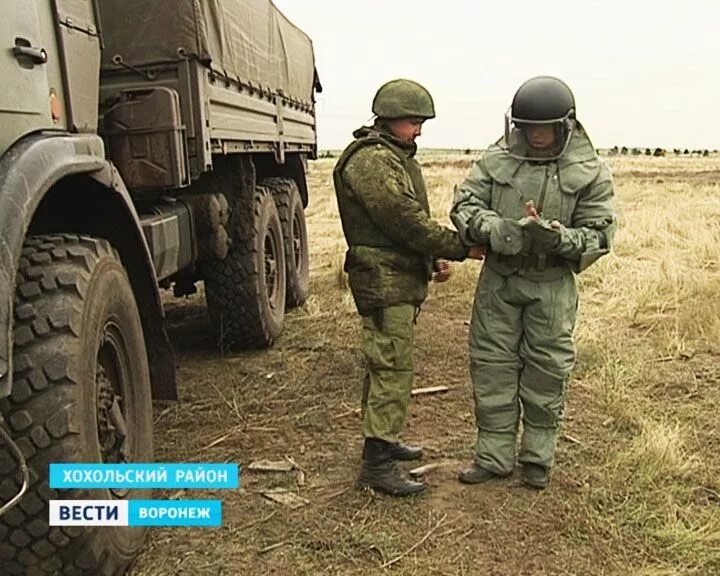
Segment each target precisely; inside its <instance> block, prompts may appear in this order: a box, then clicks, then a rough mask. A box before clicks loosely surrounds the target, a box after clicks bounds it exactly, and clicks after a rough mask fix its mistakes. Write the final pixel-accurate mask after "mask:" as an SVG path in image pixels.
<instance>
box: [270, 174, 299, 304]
mask: <svg viewBox="0 0 720 576" xmlns="http://www.w3.org/2000/svg"><path fill="white" fill-rule="evenodd" d="M262 185H263V186H265V187H266V188H267V189H268V190H270V191H271V192H272V194H273V197H274V198H275V205H276V206H277V209H278V214H279V215H280V222H281V223H282V229H283V244H284V246H285V269H286V274H287V291H286V296H285V305H286V306H287V307H288V308H293V307H295V306H302V305H303V304H304V303H305V300H307V297H308V288H309V285H310V255H309V247H308V234H307V226H306V225H305V211H304V210H303V205H302V198H300V191H299V190H298V187H297V184H296V183H295V181H294V180H292V179H291V178H268V179H267V180H263V182H262Z"/></svg>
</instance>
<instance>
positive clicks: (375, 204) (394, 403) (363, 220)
mask: <svg viewBox="0 0 720 576" xmlns="http://www.w3.org/2000/svg"><path fill="white" fill-rule="evenodd" d="M372 111H373V113H374V114H375V116H376V121H375V124H374V125H373V126H370V127H363V128H360V129H359V130H356V131H355V132H354V134H353V135H354V136H355V141H354V142H352V143H351V144H350V145H349V146H348V147H347V148H346V149H345V151H344V152H343V154H342V156H341V157H340V159H339V160H338V163H337V165H336V167H335V171H334V174H333V177H334V182H335V192H336V194H337V201H338V208H339V211H340V218H341V220H342V226H343V231H344V233H345V239H346V241H347V244H348V247H349V249H348V251H347V254H346V258H345V271H346V272H347V273H348V276H349V281H350V289H351V290H352V294H353V298H354V300H355V305H356V307H357V310H358V312H359V313H360V315H361V317H362V324H363V352H364V354H365V359H366V366H367V368H366V375H365V380H364V387H363V397H362V414H363V434H364V436H365V444H364V447H363V461H362V469H361V473H360V478H359V484H360V485H361V486H363V487H370V488H374V489H377V490H379V491H381V492H385V493H388V494H391V495H396V496H404V495H409V494H416V493H419V492H421V491H423V490H424V489H425V485H424V484H422V483H419V482H412V481H410V480H408V479H406V478H404V477H403V476H402V475H401V474H400V473H399V472H398V471H397V469H396V468H395V466H394V464H393V460H414V459H417V458H420V457H421V456H422V450H421V449H420V448H411V447H408V446H405V445H403V444H401V443H400V442H399V434H400V431H401V428H402V426H403V423H404V421H405V415H406V412H407V407H408V403H409V400H410V391H411V388H412V381H413V357H412V346H413V325H414V322H415V319H416V316H417V312H418V310H419V306H420V304H421V303H422V302H423V301H424V300H425V297H426V296H427V285H428V281H429V280H430V279H431V277H432V272H433V264H434V262H435V264H436V266H437V268H438V270H439V272H438V273H437V274H436V280H441V281H442V280H445V279H447V277H448V275H449V272H448V271H447V269H445V268H444V267H443V265H442V262H444V261H442V262H441V261H440V260H438V259H449V260H463V259H464V258H466V257H467V256H468V253H469V249H468V248H467V247H466V246H465V245H464V244H463V242H462V241H461V240H460V237H459V236H458V234H457V233H456V232H455V231H453V230H450V229H449V228H445V227H443V226H440V225H439V224H438V223H437V222H435V221H433V220H432V219H431V218H430V215H429V214H430V210H429V206H428V199H427V192H426V189H425V182H424V180H423V176H422V173H421V170H420V165H419V164H418V162H417V161H416V160H415V158H414V156H415V152H416V149H417V147H416V145H415V142H414V140H415V138H416V137H417V136H419V135H420V133H421V126H422V124H423V122H424V121H425V120H427V119H429V118H434V117H435V108H434V105H433V101H432V97H431V96H430V94H429V93H428V91H427V90H426V89H425V88H423V87H422V86H420V85H419V84H417V83H415V82H412V81H410V80H403V79H400V80H393V81H391V82H388V83H387V84H385V85H383V86H382V87H381V88H380V89H379V90H378V92H377V94H376V95H375V99H374V100H373V105H372ZM476 250H477V248H476ZM474 256H476V257H477V256H478V254H477V253H474ZM445 264H446V263H445Z"/></svg>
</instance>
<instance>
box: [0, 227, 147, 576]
mask: <svg viewBox="0 0 720 576" xmlns="http://www.w3.org/2000/svg"><path fill="white" fill-rule="evenodd" d="M13 362H14V382H13V390H12V395H11V396H10V397H8V398H7V399H4V400H2V401H0V409H1V410H2V413H3V416H4V418H5V419H6V420H7V423H8V425H9V428H10V431H11V434H12V436H13V438H14V440H15V441H16V442H17V444H18V445H19V446H20V448H21V450H22V452H23V454H24V455H25V458H26V460H27V462H28V466H29V468H30V480H31V487H30V490H29V492H28V493H27V494H26V495H25V497H24V498H23V499H22V500H21V502H20V504H19V505H18V506H16V507H15V508H13V509H12V510H11V511H10V512H8V513H7V514H6V515H5V516H3V517H2V518H0V574H2V575H3V576H5V575H12V574H18V575H21V574H22V575H27V576H35V575H43V574H63V575H67V576H73V575H90V574H92V575H113V576H114V575H118V574H123V573H124V572H125V569H126V568H127V566H128V565H129V564H130V562H132V560H133V559H134V558H135V556H136V555H137V553H138V551H139V550H140V547H141V546H142V545H143V542H144V540H145V535H146V531H145V530H144V529H141V528H127V527H101V528H97V527H63V528H60V527H52V528H51V527H49V525H48V504H47V502H48V500H54V499H113V498H129V497H132V498H148V497H150V491H149V490H138V491H135V490H133V491H131V492H125V493H116V492H115V491H109V490H92V491H89V490H58V491H56V490H53V489H51V488H49V487H48V478H47V475H48V465H49V464H50V463H68V462H106V463H124V462H149V461H152V454H153V450H152V404H151V394H150V376H149V371H148V364H147V353H146V350H145V340H144V338H143V332H142V325H141V323H140V315H139V313H138V309H137V304H136V302H135V297H134V295H133V291H132V288H131V286H130V282H129V280H128V276H127V273H126V272H125V269H124V268H123V265H122V263H121V262H120V259H119V257H118V255H117V253H116V252H115V251H114V250H113V248H112V247H111V246H110V244H109V243H108V242H106V241H104V240H99V239H96V238H89V237H83V236H80V237H78V236H72V235H53V236H37V237H31V238H28V239H27V240H26V242H25V245H24V248H23V253H22V257H21V259H20V266H19V270H18V274H17V282H16V290H15V324H14V349H13ZM123 424H124V425H125V428H126V430H127V435H126V436H123V434H121V433H120V430H121V429H122V425H123ZM18 468H19V467H18V465H17V464H16V463H15V461H14V460H13V459H12V457H11V455H10V452H9V451H8V448H7V446H5V445H3V444H0V500H2V501H7V500H8V499H9V498H10V497H12V495H13V494H14V493H17V490H18V489H19V485H20V475H19V471H18Z"/></svg>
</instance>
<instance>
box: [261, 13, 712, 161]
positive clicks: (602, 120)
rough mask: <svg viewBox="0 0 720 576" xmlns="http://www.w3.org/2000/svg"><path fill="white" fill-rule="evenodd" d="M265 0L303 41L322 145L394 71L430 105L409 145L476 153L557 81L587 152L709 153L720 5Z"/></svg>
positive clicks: (332, 143)
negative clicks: (539, 87) (520, 95)
mask: <svg viewBox="0 0 720 576" xmlns="http://www.w3.org/2000/svg"><path fill="white" fill-rule="evenodd" d="M274 2H275V4H276V6H277V7H278V8H279V9H280V10H282V11H283V13H284V14H285V15H286V16H287V17H288V18H290V20H292V21H293V22H294V23H295V24H297V25H298V26H299V27H300V28H302V29H303V30H304V31H305V32H307V33H308V35H309V36H310V37H311V38H312V40H313V45H314V48H315V59H316V65H317V69H318V72H319V75H320V80H321V82H322V85H323V88H324V91H323V93H322V94H318V96H317V99H318V102H317V117H318V139H319V145H320V148H322V149H327V148H342V147H344V146H345V145H346V144H347V143H348V142H349V141H350V140H351V138H352V134H351V133H352V131H353V130H354V129H355V128H357V127H359V126H361V125H362V124H365V123H367V122H368V120H369V118H370V117H371V115H372V113H371V111H370V105H371V102H372V98H373V95H374V94H375V91H376V90H377V88H378V87H379V86H380V85H381V84H383V83H384V82H386V81H387V80H391V79H393V78H398V77H405V78H410V79H413V80H416V81H418V82H420V83H422V84H423V85H425V87H426V88H428V90H430V92H431V93H432V95H433V97H434V99H435V108H436V112H437V118H436V119H434V120H430V121H428V122H427V123H426V124H425V127H424V128H423V135H422V137H421V138H420V139H419V140H418V144H419V145H420V146H421V147H428V148H484V147H486V146H487V144H489V143H490V142H491V141H494V140H495V139H497V137H498V136H499V135H500V133H501V132H502V130H503V115H504V113H505V111H506V110H507V108H508V106H509V105H510V101H511V100H512V96H513V94H514V92H515V90H516V89H517V88H518V86H519V85H520V84H521V83H522V82H523V81H524V80H526V79H527V78H530V77H532V76H537V75H541V74H549V75H554V76H558V77H559V78H562V79H563V80H564V81H565V82H566V83H567V84H568V85H569V86H570V88H571V89H572V90H573V92H574V94H575V100H576V103H577V111H578V118H579V119H580V121H581V122H582V123H583V124H584V125H585V127H586V128H587V129H588V132H589V134H590V137H591V138H592V140H593V143H594V144H595V146H596V147H602V148H605V147H612V146H614V145H618V146H623V145H625V146H629V147H633V146H638V147H656V146H659V147H663V148H690V149H694V148H697V149H704V148H708V149H720V0H683V1H680V0H675V1H673V0H657V1H654V2H653V1H649V0H642V1H632V0H624V1H623V0H604V1H602V0H575V1H572V0H548V1H539V0H538V1H528V0H509V1H503V0H500V1H497V0H496V1H494V2H489V1H483V0H477V1H474V2H473V1H469V0H362V1H360V0H335V1H333V0H274Z"/></svg>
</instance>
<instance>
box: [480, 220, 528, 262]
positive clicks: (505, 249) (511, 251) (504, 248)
mask: <svg viewBox="0 0 720 576" xmlns="http://www.w3.org/2000/svg"><path fill="white" fill-rule="evenodd" d="M488 228H489V230H488V233H489V236H490V248H491V249H492V251H493V252H495V254H504V255H505V256H514V255H515V254H519V253H520V251H521V250H522V247H523V228H522V225H521V224H520V222H518V221H517V220H511V219H510V218H498V219H497V220H493V221H492V222H490V224H489V226H488Z"/></svg>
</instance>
